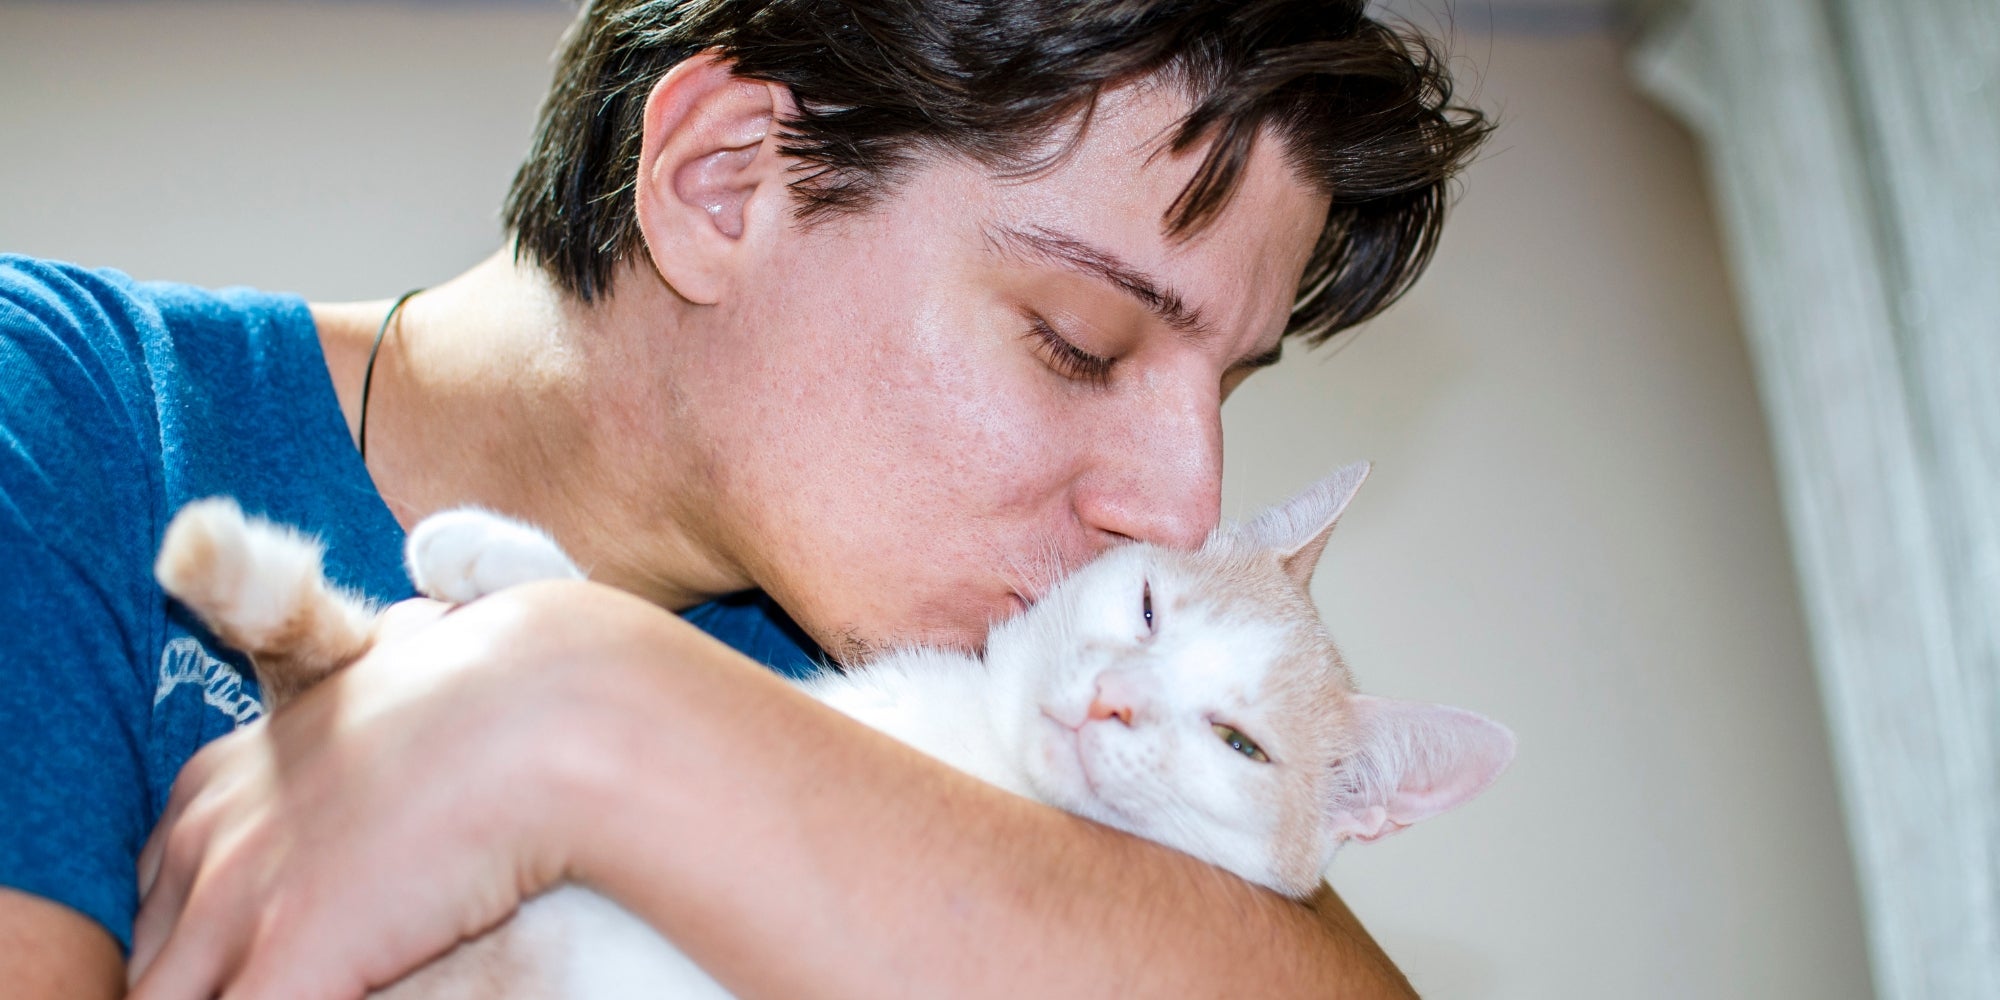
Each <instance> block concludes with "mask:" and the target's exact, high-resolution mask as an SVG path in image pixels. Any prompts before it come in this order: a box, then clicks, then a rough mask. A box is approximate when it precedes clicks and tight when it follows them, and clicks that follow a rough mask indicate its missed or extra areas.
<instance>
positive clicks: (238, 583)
mask: <svg viewBox="0 0 2000 1000" xmlns="http://www.w3.org/2000/svg"><path fill="white" fill-rule="evenodd" d="M320 559H321V549H320V545H319V543H318V542H316V541H314V540H312V539H310V538H307V537H306V536H304V535H301V534H299V533H298V532H296V531H293V530H291V529H290V528H285V527H281V526H279V525H275V524H271V523H270V522H268V521H264V520H262V519H260V518H253V517H249V516H247V515H245V514H244V513H243V509H242V508H240V507H238V506H237V505H236V501H234V500H231V499H229V498H228V497H209V498H208V499H205V500H196V501H195V502H193V503H190V504H188V505H187V506H185V507H182V508H181V509H180V512H179V513H176V514H175V515H174V518H173V520H172V521H170V522H168V524H167V530H166V534H165V535H164V536H163V537H162V539H161V541H160V556H159V558H158V559H157V560H156V561H155V562H154V564H153V576H154V577H155V578H156V579H158V580H159V581H160V586H161V587H162V588H164V589H165V590H166V592H167V593H168V594H170V595H172V596H173V597H174V598H175V599H176V600H178V601H180V602H181V603H182V604H185V605H187V607H188V609H189V610H191V611H193V612H194V613H195V615H196V616H197V617H199V618H200V619H201V620H202V621H203V622H204V623H206V624H207V625H208V626H209V628H210V629H211V630H213V631H214V632H215V633H216V636H217V637H218V638H220V639H222V641H224V642H226V643H228V644H229V645H231V646H234V647H236V648H238V649H242V650H246V651H252V652H254V651H257V650H262V649H265V648H268V647H270V646H271V645H273V644H275V643H277V642H278V641H279V640H281V639H282V638H284V637H285V636H286V635H287V634H288V632H289V631H296V627H297V619H298V615H299V607H300V604H301V602H302V601H304V600H307V599H308V598H309V596H310V595H311V594H312V593H313V592H314V591H313V590H312V589H311V588H312V587H313V586H314V585H315V584H317V583H318V582H319V580H320V574H321V569H320Z"/></svg>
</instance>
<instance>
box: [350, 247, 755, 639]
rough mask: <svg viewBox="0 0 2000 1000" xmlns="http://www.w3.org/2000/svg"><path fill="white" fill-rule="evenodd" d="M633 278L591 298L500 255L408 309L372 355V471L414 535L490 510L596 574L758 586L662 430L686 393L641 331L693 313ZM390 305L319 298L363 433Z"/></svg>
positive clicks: (714, 590)
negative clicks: (540, 532) (434, 516)
mask: <svg viewBox="0 0 2000 1000" xmlns="http://www.w3.org/2000/svg"><path fill="white" fill-rule="evenodd" d="M621 277H624V278H625V279H626V280H622V281H620V282H619V283H618V294H617V296H616V297H615V298H611V297H607V298H605V299H602V300H600V301H599V302H596V303H591V304H588V305H586V304H584V303H581V302H578V301H577V300H575V299H574V298H572V297H570V296H567V295H565V294H564V293H562V292H561V290H559V289H558V288H556V287H555V286H554V285H553V284H552V283H551V282H549V281H548V280H547V278H546V277H545V276H543V275H542V273H541V272H540V271H539V270H538V269H536V268H535V267H534V266H532V265H530V264H526V263H522V264H516V263H515V261H514V260H513V258H512V254H511V253H509V252H507V251H504V250H503V251H502V252H500V253H498V254H495V255H494V256H493V257H490V258H488V259H487V260H485V261H484V262H482V263H480V264H479V265H477V266H475V267H474V268H472V269H471V270H469V271H467V272H465V273H464V274H462V275H460V276H458V277H457V278H454V279H452V280H451V281H450V282H447V283H445V284H442V285H439V286H437V287H436V288H432V289H430V290H428V291H425V292H424V293H422V294H420V295H418V296H416V297H414V298H412V299H410V300H409V302H407V303H406V304H405V305H404V306H403V308H402V309H401V310H400V311H399V312H398V314H397V315H396V317H395V320H394V322H393V323H392V324H391V325H390V328H389V330H388V332H387V336H386V337H385V338H384V339H383V343H382V348H381V352H380V354H379V356H378V357H377V358H376V361H375V372H374V379H373V384H372V386H371V387H370V390H369V400H368V453H367V459H368V470H369V472H370V474H371V475H372V476H373V477H374V481H375V485H376V488H377V489H378V490H380V491H381V493H382V496H383V498H384V500H386V501H387V503H388V505H389V509H390V510H391V511H392V512H393V513H394V514H395V516H396V519H397V520H398V521H399V522H401V523H402V525H403V526H404V527H405V528H408V527H410V526H411V525H413V524H415V523H416V522H417V521H419V520H421V519H423V518H424V517H425V516H427V515H429V514H431V513H434V512H436V511H439V510H443V509H446V508H450V507H457V506H465V505H476V506H480V507H485V508H488V509H491V510H495V511H498V512H500V513H504V514H508V515H511V516H514V517H518V518H521V519H523V520H526V521H529V522H531V523H533V524H535V525H536V526H538V527H541V528H543V529H545V530H547V531H548V532H549V533H550V534H551V535H553V536H554V537H555V538H556V539H557V541H559V542H561V543H562V544H563V546H564V547H565V548H566V549H568V550H569V552H570V554H571V556H572V557H573V558H575V559H576V560H577V562H578V563H579V564H580V565H583V566H584V567H586V568H587V569H588V570H589V571H590V573H591V576H592V578H593V579H597V580H600V581H602V582H605V583H609V584H612V585H614V586H617V587H620V588H621V589H625V590H629V591H632V592H634V593H637V594H640V595H641V596H644V597H646V598H648V599H650V600H652V601H654V602H656V603H659V604H662V605H665V606H668V607H674V608H679V607H686V606H688V605H692V604H695V603H699V602H700V601H702V600H705V599H708V598H710V597H713V596H717V595H719V594H723V593H728V592H730V591H734V590H741V589H744V588H746V587H748V586H750V582H749V581H748V580H747V579H746V578H745V577H744V576H743V574H742V573H741V572H740V570H737V569H735V568H734V567H732V566H730V565H729V564H728V563H727V561H726V560H725V559H723V558H721V557H720V556H719V554H718V553H716V552H715V551H713V550H712V548H711V547H709V546H708V545H707V544H705V543H704V541H703V539H702V534H703V533H702V530H701V529H702V527H703V516H702V510H703V508H702V505H701V503H700V498H699V497H697V496H695V495H694V492H693V490H692V489H691V488H689V487H692V486H694V485H696V484H698V483H699V478H698V477H695V476H690V475H685V474H683V473H684V471H685V470H684V469H682V468H679V466H681V465H682V464H684V463H685V461H686V460H687V456H685V455H683V454H681V453H680V452H678V451H677V450H676V449H675V448H674V447H673V442H672V441H671V440H668V439H664V437H663V436H661V435H659V434H658V428H657V423H656V421H657V412H656V411H657V409H658V406H657V405H656V402H655V401H657V400H661V399H670V398H671V396H672V387H671V386H669V385H664V384H659V385H655V384H652V383H651V382H649V380H648V376H649V375H652V376H654V377H656V378H658V379H659V380H661V381H664V380H665V379H666V378H667V369H668V368H669V366H666V365H662V364H659V363H658V359H656V358H650V357H647V356H646V355H647V354H648V353H650V352H657V351H660V350H664V349H667V346H668V345H670V344H671V342H672V338H671V337H666V336H661V334H662V333H663V332H664V331H661V330H651V329H647V330H640V329H638V327H639V326H641V325H646V324H651V325H652V326H663V325H670V324H671V322H672V319H673V317H675V316H676V315H677V314H679V313H680V312H681V311H682V310H683V309H684V307H685V303H683V302H681V301H679V300H678V298H676V297H675V296H674V295H673V292H672V291H671V290H670V289H668V288H666V287H665V285H664V284H663V283H660V282H659V281H658V280H657V278H656V277H654V276H651V275H624V276H621ZM648 277H652V278H653V280H652V281H645V280H642V279H643V278H648ZM656 298H657V299H661V300H662V301H658V302H654V301H651V300H652V299H656ZM389 305H390V303H389V302H388V301H379V302H367V303H348V304H337V305H314V306H313V316H314V319H315V321H316V322H317V323H318V326H319V332H320V342H321V346H322V347H323V349H324V350H325V352H326V359H327V366H328V368H329V370H330V371H331V372H332V374H333V381H334V388H335V391H336V393H337V394H338V395H339V398H340V404H341V410H342V412H343V413H344V415H345V416H346V417H347V423H348V430H349V433H350V434H355V435H358V429H359V422H360V414H361V385H362V380H363V375H364V372H365V370H366V368H367V364H368V350H369V346H370V344H371V343H372V342H373V341H374V339H375V332H376V330H377V329H379V328H380V326H381V323H382V319H383V317H384V316H385V315H386V314H387V313H388V310H389ZM639 417H652V418H653V419H652V420H639V419H636V418H639Z"/></svg>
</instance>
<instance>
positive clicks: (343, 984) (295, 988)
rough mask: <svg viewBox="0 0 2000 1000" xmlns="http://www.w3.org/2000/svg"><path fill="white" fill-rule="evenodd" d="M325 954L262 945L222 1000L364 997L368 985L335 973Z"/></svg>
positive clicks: (353, 999) (345, 999)
mask: <svg viewBox="0 0 2000 1000" xmlns="http://www.w3.org/2000/svg"><path fill="white" fill-rule="evenodd" d="M320 957H321V956H320V955H318V954H316V953H315V952H314V951H312V950H310V949H308V950H307V951H306V952H305V954H302V955H291V954H288V949H285V948H283V947H277V946H275V945H272V944H261V945H260V947H258V948H257V949H256V951H255V952H254V953H253V954H252V955H251V956H250V958H249V960H248V961H246V962H244V963H243V969H242V971H241V972H239V973H237V975H236V978H235V979H234V981H232V982H231V983H230V984H229V988H228V989H226V990H224V991H223V992H222V997H221V1000H362V998H363V997H364V996H365V995H366V994H367V993H368V988H367V986H366V985H365V984H363V983H362V982H361V980H359V979H357V978H354V977H351V976H340V975H337V974H331V973H330V970H328V969H327V968H326V963H325V962H324V961H316V960H315V959H318V958H320Z"/></svg>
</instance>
